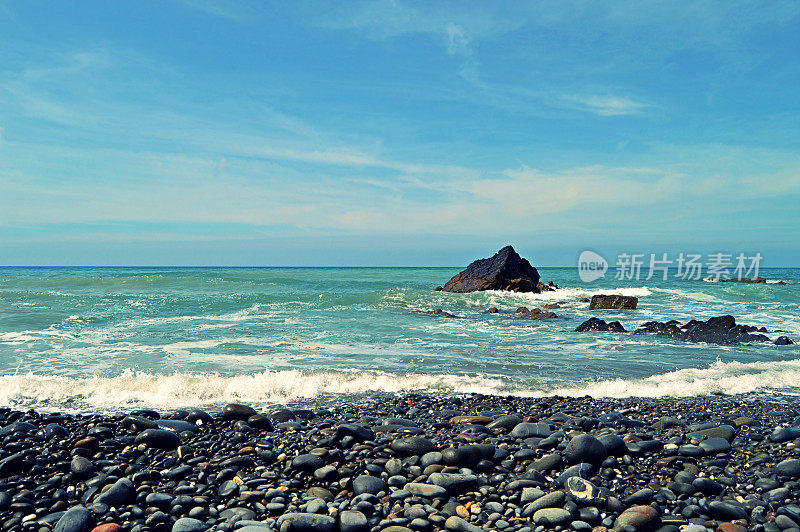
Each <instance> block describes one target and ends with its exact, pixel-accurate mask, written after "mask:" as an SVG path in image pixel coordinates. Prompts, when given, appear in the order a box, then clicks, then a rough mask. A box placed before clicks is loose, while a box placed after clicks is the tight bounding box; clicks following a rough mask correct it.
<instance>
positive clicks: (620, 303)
mask: <svg viewBox="0 0 800 532" xmlns="http://www.w3.org/2000/svg"><path fill="white" fill-rule="evenodd" d="M638 303H639V298H638V297H633V296H621V295H616V294H611V295H607V294H597V295H594V296H592V299H591V301H590V302H589V310H634V309H636V305H637V304H638Z"/></svg>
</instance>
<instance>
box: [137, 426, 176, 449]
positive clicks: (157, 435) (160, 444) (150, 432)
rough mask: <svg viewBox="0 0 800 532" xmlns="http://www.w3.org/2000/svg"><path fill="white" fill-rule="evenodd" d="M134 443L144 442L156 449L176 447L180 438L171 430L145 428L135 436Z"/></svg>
mask: <svg viewBox="0 0 800 532" xmlns="http://www.w3.org/2000/svg"><path fill="white" fill-rule="evenodd" d="M133 443H134V444H136V445H139V444H142V443H143V444H145V445H147V446H148V447H154V448H156V449H177V448H178V446H179V445H180V444H181V439H180V438H179V437H178V435H177V434H175V433H174V432H172V431H171V430H165V429H145V430H143V431H142V432H140V433H139V435H138V436H136V439H135V440H134V441H133Z"/></svg>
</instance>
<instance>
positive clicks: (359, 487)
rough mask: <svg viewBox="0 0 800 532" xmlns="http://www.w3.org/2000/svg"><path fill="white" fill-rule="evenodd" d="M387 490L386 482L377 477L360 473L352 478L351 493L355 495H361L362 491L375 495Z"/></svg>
mask: <svg viewBox="0 0 800 532" xmlns="http://www.w3.org/2000/svg"><path fill="white" fill-rule="evenodd" d="M387 490H388V487H387V485H386V482H385V481H384V480H383V479H380V478H378V477H373V476H370V475H361V476H359V477H356V478H355V479H354V480H353V493H355V494H356V495H361V494H362V493H369V494H372V495H377V494H378V493H380V492H382V491H387Z"/></svg>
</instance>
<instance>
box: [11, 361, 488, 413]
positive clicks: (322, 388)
mask: <svg viewBox="0 0 800 532" xmlns="http://www.w3.org/2000/svg"><path fill="white" fill-rule="evenodd" d="M502 386H503V382H502V379H499V378H490V377H468V376H463V375H408V376H398V375H394V374H391V373H384V372H379V371H370V372H364V371H337V372H319V373H309V374H305V373H302V372H300V371H296V370H287V371H263V372H259V373H255V374H250V375H241V376H233V377H225V376H220V375H215V374H189V373H174V374H171V375H159V374H152V373H146V372H134V371H130V370H126V371H124V372H123V373H122V374H121V375H119V376H116V377H101V376H90V377H85V378H66V377H58V376H44V375H34V374H26V375H5V376H0V405H14V406H19V407H21V406H25V407H40V408H42V407H44V408H51V409H52V408H55V409H63V410H67V411H69V410H73V411H75V410H78V411H87V410H91V411H103V410H121V409H125V408H133V407H148V408H159V409H173V408H180V407H187V406H207V405H221V404H225V403H229V402H245V403H248V404H252V405H261V404H272V403H279V402H286V401H293V400H298V399H304V398H313V397H317V396H319V395H320V394H359V393H365V392H370V391H383V392H403V391H411V390H427V391H439V392H450V393H472V392H474V393H496V391H497V390H499V389H500V388H501V387H502Z"/></svg>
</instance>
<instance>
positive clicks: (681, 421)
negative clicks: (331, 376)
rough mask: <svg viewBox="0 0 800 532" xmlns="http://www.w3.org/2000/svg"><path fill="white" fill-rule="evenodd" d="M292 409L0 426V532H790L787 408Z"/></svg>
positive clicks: (540, 404)
mask: <svg viewBox="0 0 800 532" xmlns="http://www.w3.org/2000/svg"><path fill="white" fill-rule="evenodd" d="M303 403H305V404H304V406H300V407H294V408H292V409H290V408H275V409H273V410H270V411H264V412H260V413H257V412H256V411H254V410H253V409H251V408H250V407H247V406H244V405H238V406H237V405H228V406H227V407H225V408H224V409H223V411H222V412H214V411H211V410H209V411H208V412H205V411H200V410H195V411H190V410H185V411H179V412H160V413H159V412H155V411H149V410H142V411H138V412H128V413H127V414H75V415H73V414H57V413H52V412H51V413H41V412H36V411H32V410H30V411H27V412H22V411H14V410H11V409H9V408H0V442H1V443H2V447H0V453H2V454H0V527H1V528H2V530H9V531H16V530H20V531H22V530H25V531H27V530H36V531H41V532H44V531H45V530H51V529H53V528H55V529H56V530H58V531H59V532H90V531H92V530H94V529H95V526H100V528H99V529H97V530H98V532H113V531H114V530H131V531H138V532H144V531H161V530H167V531H170V530H174V531H176V532H179V531H183V532H188V531H194V530H219V531H227V530H242V531H243V532H260V531H261V532H263V531H267V530H282V531H290V530H319V531H326V530H328V531H337V530H340V531H341V532H356V531H367V530H370V531H376V532H377V531H380V530H387V531H388V532H407V531H408V530H412V531H421V532H424V531H428V530H440V529H449V530H456V531H476V530H478V529H484V530H505V531H525V532H528V531H536V530H539V531H541V530H545V529H555V530H561V529H572V530H575V531H580V530H586V531H589V530H592V529H593V528H595V529H603V528H605V529H614V530H618V531H620V532H622V531H625V532H631V531H635V530H657V529H660V530H662V532H670V531H671V532H674V531H677V530H679V529H681V528H683V529H686V528H685V526H688V527H690V528H688V529H689V530H692V531H693V532H702V530H704V529H709V530H716V529H721V530H725V531H726V532H734V531H738V530H745V529H749V530H757V531H765V532H778V531H779V530H784V529H790V528H794V527H797V526H798V524H800V506H797V505H796V503H797V501H798V497H799V496H800V485H799V484H798V482H797V479H798V477H800V460H797V459H796V457H798V456H800V452H799V451H798V450H799V449H800V428H798V424H800V423H798V421H800V419H799V418H798V414H800V397H796V396H791V395H782V394H768V395H765V394H757V393H749V394H744V395H731V396H721V395H707V396H693V397H678V398H670V397H668V398H622V399H606V398H599V399H594V398H590V397H583V398H576V397H559V396H550V397H542V398H523V397H515V396H492V395H481V394H459V395H451V394H422V393H421V394H416V393H406V394H388V393H383V394H372V395H370V396H366V397H361V398H355V397H351V398H349V399H345V398H342V397H339V398H338V401H335V398H334V399H333V400H332V401H331V402H326V403H327V406H315V405H314V401H303ZM787 460H788V461H787ZM570 477H574V478H573V480H568V479H569V478H570ZM723 523H727V524H723ZM631 526H632V527H634V528H626V527H631ZM476 527H477V528H476ZM701 527H702V528H701Z"/></svg>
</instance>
